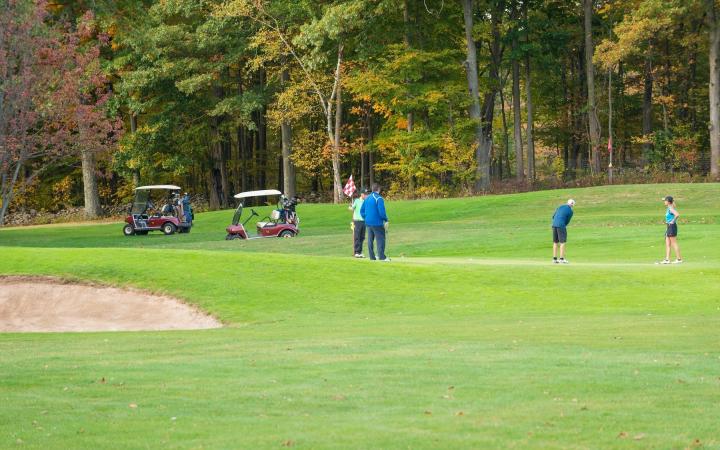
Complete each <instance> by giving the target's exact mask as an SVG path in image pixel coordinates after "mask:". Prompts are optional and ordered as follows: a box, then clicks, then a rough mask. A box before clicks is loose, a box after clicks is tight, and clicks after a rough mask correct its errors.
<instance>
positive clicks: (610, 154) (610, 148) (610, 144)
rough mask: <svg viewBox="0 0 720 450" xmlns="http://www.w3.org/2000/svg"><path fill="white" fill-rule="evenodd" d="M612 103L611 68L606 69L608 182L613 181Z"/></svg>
mask: <svg viewBox="0 0 720 450" xmlns="http://www.w3.org/2000/svg"><path fill="white" fill-rule="evenodd" d="M612 125H613V103H612V69H609V70H608V182H609V183H610V184H612V183H613V127H612Z"/></svg>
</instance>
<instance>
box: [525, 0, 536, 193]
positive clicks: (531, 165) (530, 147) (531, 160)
mask: <svg viewBox="0 0 720 450" xmlns="http://www.w3.org/2000/svg"><path fill="white" fill-rule="evenodd" d="M523 14H524V16H525V28H526V30H525V32H526V33H527V35H526V37H525V42H526V43H529V42H530V22H529V18H528V1H527V0H526V1H524V2H523ZM525 95H526V97H527V104H526V105H525V107H526V108H527V132H526V134H527V162H528V173H527V177H528V181H529V182H530V184H532V183H533V182H534V181H535V137H534V131H535V123H534V120H533V100H532V77H531V71H530V53H526V54H525Z"/></svg>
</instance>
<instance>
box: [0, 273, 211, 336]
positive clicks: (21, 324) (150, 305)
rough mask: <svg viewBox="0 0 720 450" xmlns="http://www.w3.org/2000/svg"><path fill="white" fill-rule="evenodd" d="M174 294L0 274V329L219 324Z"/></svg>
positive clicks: (145, 328)
mask: <svg viewBox="0 0 720 450" xmlns="http://www.w3.org/2000/svg"><path fill="white" fill-rule="evenodd" d="M221 326H222V324H221V323H220V322H219V321H217V320H216V319H214V318H213V317H211V316H209V315H207V314H205V313H203V312H201V311H199V310H197V309H196V308H193V307H192V306H189V305H186V304H184V303H182V302H180V301H179V300H176V299H173V298H170V297H163V296H158V295H151V294H147V293H144V292H141V291H136V290H128V289H119V288H113V287H106V286H94V285H90V284H87V285H84V284H72V283H67V282H64V281H62V280H59V279H53V278H28V277H0V332H45V331H152V330H194V329H206V328H219V327H221Z"/></svg>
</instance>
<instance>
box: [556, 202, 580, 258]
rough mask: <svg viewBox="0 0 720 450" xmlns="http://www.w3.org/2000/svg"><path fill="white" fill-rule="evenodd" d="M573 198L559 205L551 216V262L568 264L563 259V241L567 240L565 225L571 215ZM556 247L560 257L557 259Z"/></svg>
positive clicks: (573, 203) (573, 204)
mask: <svg viewBox="0 0 720 450" xmlns="http://www.w3.org/2000/svg"><path fill="white" fill-rule="evenodd" d="M574 206H575V200H573V199H570V200H568V201H567V204H565V205H562V206H559V207H558V209H556V210H555V214H553V216H552V230H553V263H555V264H568V260H567V259H565V243H566V242H567V226H568V224H570V220H571V219H572V216H573V207H574ZM558 247H559V248H560V259H559V260H558V257H557V256H558Z"/></svg>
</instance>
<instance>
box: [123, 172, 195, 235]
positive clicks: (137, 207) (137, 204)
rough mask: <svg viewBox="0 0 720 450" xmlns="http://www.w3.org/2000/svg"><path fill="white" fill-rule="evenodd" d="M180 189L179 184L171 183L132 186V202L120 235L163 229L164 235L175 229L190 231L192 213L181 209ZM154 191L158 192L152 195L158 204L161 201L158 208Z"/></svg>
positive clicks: (142, 233)
mask: <svg viewBox="0 0 720 450" xmlns="http://www.w3.org/2000/svg"><path fill="white" fill-rule="evenodd" d="M180 190H181V189H180V187H179V186H173V185H171V184H161V185H156V186H140V187H137V188H135V201H133V204H132V206H131V207H130V213H129V214H128V216H127V217H126V218H125V226H123V234H124V235H125V236H132V235H146V234H148V232H150V231H162V232H163V233H165V234H166V235H171V234H174V233H175V232H176V231H177V232H179V233H189V232H190V228H192V214H191V212H190V211H184V209H185V207H184V206H183V202H182V201H181V199H180ZM153 193H159V194H156V195H155V200H156V201H158V204H161V202H163V203H162V207H160V208H159V209H158V208H155V205H154V204H153V199H152V197H153V195H152V194H153ZM187 205H188V206H189V204H187Z"/></svg>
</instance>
